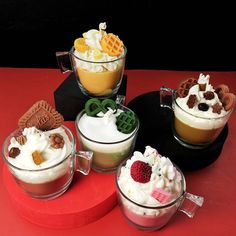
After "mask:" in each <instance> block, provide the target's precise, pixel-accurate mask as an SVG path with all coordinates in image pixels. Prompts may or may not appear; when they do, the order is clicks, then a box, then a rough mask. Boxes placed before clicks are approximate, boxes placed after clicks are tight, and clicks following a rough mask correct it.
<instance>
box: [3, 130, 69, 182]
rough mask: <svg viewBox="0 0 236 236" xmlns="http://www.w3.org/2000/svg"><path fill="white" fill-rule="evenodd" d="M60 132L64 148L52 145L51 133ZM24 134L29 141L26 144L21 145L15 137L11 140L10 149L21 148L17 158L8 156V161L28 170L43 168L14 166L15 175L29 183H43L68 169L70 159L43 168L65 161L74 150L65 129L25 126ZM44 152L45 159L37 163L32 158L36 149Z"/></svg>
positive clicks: (28, 168) (30, 168) (29, 168)
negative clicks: (41, 128)
mask: <svg viewBox="0 0 236 236" xmlns="http://www.w3.org/2000/svg"><path fill="white" fill-rule="evenodd" d="M51 134H60V135H61V136H62V137H63V139H64V142H65V143H64V146H63V147H62V148H58V149H55V148H53V147H51V145H50V135H51ZM23 135H25V136H26V138H27V141H26V143H25V144H24V145H20V144H19V143H18V142H17V141H16V139H15V137H12V138H11V140H10V145H9V147H8V150H10V149H11V148H12V147H16V148H19V149H20V154H19V155H18V156H16V157H15V158H10V157H9V158H8V161H9V162H10V163H11V164H12V165H13V166H15V167H18V168H21V169H26V170H41V169H42V172H40V171H39V172H38V171H37V172H33V171H21V170H17V169H14V168H12V171H14V172H15V175H17V176H18V178H20V179H22V180H23V181H25V182H29V183H42V182H45V181H50V180H53V179H56V178H58V177H59V176H61V175H62V174H64V173H65V172H67V171H68V167H69V166H70V162H69V161H65V162H62V163H61V164H60V165H58V166H55V167H53V168H50V169H47V170H43V169H44V168H47V167H51V166H54V165H56V164H57V163H60V162H61V161H63V160H64V159H65V158H66V157H68V156H69V155H70V154H71V153H72V151H73V144H72V142H71V141H70V140H69V137H68V136H67V134H66V132H65V130H64V129H63V128H62V127H59V128H57V129H53V130H49V131H45V132H44V131H41V130H38V129H37V128H35V127H30V128H25V129H24V131H23ZM36 150H37V151H39V152H40V153H42V155H43V158H44V161H43V162H42V163H41V164H39V165H36V164H35V162H34V161H33V158H32V153H33V152H34V151H36Z"/></svg>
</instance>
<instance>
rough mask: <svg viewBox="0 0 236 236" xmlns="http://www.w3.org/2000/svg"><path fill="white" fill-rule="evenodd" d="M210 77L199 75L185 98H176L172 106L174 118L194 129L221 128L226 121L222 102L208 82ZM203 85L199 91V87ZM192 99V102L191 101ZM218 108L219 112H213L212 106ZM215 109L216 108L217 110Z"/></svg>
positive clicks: (226, 112) (225, 112)
mask: <svg viewBox="0 0 236 236" xmlns="http://www.w3.org/2000/svg"><path fill="white" fill-rule="evenodd" d="M209 79H210V76H209V75H206V76H205V75H203V74H200V75H199V78H198V81H197V84H195V85H193V86H192V87H191V88H190V89H189V91H188V95H187V96H186V97H178V98H177V99H176V103H177V104H178V106H177V105H174V112H175V116H176V117H177V118H178V119H179V120H181V121H183V122H184V123H187V124H189V125H190V126H192V127H195V128H201V129H215V128H219V127H222V126H223V125H224V124H225V122H226V121H227V119H228V118H227V117H226V115H227V114H228V113H229V111H225V109H224V108H223V105H222V102H221V100H220V99H219V97H218V94H217V93H216V91H215V89H214V87H213V86H212V85H211V84H210V82H209ZM201 85H204V89H203V90H201V89H200V86H201ZM191 99H192V101H191ZM216 105H217V106H218V107H220V111H219V112H217V110H216V111H215V110H214V106H216ZM218 107H216V108H218Z"/></svg>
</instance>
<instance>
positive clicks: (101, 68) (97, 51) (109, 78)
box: [56, 22, 127, 98]
mask: <svg viewBox="0 0 236 236" xmlns="http://www.w3.org/2000/svg"><path fill="white" fill-rule="evenodd" d="M126 52H127V50H126V47H125V46H124V44H123V42H122V40H120V38H119V37H118V36H117V35H115V34H113V33H107V32H106V23H105V22H104V23H100V24H99V29H98V30H96V29H91V30H88V31H87V32H85V33H83V34H82V35H81V37H79V38H77V39H75V41H74V46H73V47H72V48H71V50H70V52H69V53H67V52H57V53H56V56H57V59H58V65H59V67H60V69H61V71H62V72H66V71H68V70H69V69H68V68H67V66H65V65H64V62H63V58H65V55H69V57H70V63H71V66H72V70H73V72H74V74H75V76H76V79H77V82H78V85H79V87H80V89H81V91H82V92H83V93H84V94H85V95H87V96H90V97H100V98H102V97H103V98H105V97H110V96H112V95H114V94H116V93H117V91H118V89H119V87H120V85H121V82H122V77H123V72H124V67H125V57H126Z"/></svg>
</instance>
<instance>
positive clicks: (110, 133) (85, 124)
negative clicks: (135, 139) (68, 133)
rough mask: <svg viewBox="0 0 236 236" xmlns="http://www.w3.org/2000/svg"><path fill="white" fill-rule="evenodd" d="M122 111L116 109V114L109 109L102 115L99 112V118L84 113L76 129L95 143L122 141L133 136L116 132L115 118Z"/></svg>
mask: <svg viewBox="0 0 236 236" xmlns="http://www.w3.org/2000/svg"><path fill="white" fill-rule="evenodd" d="M122 112H123V111H122V110H121V109H118V110H117V112H116V113H115V111H113V110H112V109H111V108H109V110H108V111H107V112H106V113H105V114H103V113H102V112H100V113H99V114H98V116H99V117H92V116H88V115H87V114H86V113H85V114H83V116H82V117H81V118H80V120H79V121H78V128H79V130H80V131H81V133H82V134H83V135H84V136H86V137H88V138H89V139H91V140H93V141H95V142H103V143H113V142H119V141H122V140H124V139H126V138H128V137H129V136H131V135H132V134H133V132H134V131H133V132H132V133H131V134H124V133H122V132H120V131H119V130H117V126H116V117H117V116H119V114H121V113H122Z"/></svg>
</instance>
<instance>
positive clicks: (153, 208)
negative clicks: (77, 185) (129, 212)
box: [115, 158, 187, 210]
mask: <svg viewBox="0 0 236 236" xmlns="http://www.w3.org/2000/svg"><path fill="white" fill-rule="evenodd" d="M129 159H130V158H128V159H125V160H124V161H123V162H122V163H121V164H120V165H119V166H118V168H117V169H116V173H115V180H116V188H117V189H118V191H119V193H120V194H121V195H122V196H123V197H124V198H125V199H126V200H128V201H129V202H131V203H133V204H134V205H136V206H138V207H142V208H146V209H152V210H157V209H163V208H167V207H170V206H173V205H174V204H175V203H177V202H178V201H179V200H180V199H181V198H183V197H184V196H185V194H186V193H187V192H186V180H185V177H184V174H183V172H182V171H181V170H180V168H179V167H178V166H177V165H175V164H174V163H173V162H172V164H173V165H174V167H175V168H176V169H177V170H178V171H179V173H180V174H181V178H182V179H181V182H182V191H181V194H180V195H179V196H178V197H177V198H176V199H173V200H172V201H171V202H169V203H167V204H165V205H161V206H154V205H143V204H141V203H138V202H135V201H134V200H132V199H130V198H129V197H127V196H126V194H125V193H124V192H123V191H122V190H121V188H120V186H119V184H118V178H119V173H120V171H121V168H122V167H123V166H124V164H125V163H126V162H127V160H129Z"/></svg>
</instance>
